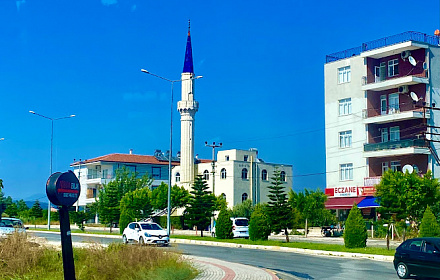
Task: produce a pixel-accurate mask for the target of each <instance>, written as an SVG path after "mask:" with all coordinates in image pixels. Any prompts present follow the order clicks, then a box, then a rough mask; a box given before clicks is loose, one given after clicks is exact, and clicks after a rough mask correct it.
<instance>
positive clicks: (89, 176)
mask: <svg viewBox="0 0 440 280" xmlns="http://www.w3.org/2000/svg"><path fill="white" fill-rule="evenodd" d="M114 178H115V177H114V176H113V174H101V173H93V174H87V179H88V180H92V179H114Z"/></svg>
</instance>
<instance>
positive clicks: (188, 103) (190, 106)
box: [177, 100, 199, 112]
mask: <svg viewBox="0 0 440 280" xmlns="http://www.w3.org/2000/svg"><path fill="white" fill-rule="evenodd" d="M198 109H199V102H197V101H194V100H182V101H179V102H177V110H178V111H179V112H187V111H194V112H197V110H198Z"/></svg>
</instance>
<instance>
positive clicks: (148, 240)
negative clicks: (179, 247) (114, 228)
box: [122, 222, 170, 246]
mask: <svg viewBox="0 0 440 280" xmlns="http://www.w3.org/2000/svg"><path fill="white" fill-rule="evenodd" d="M122 242H124V243H125V244H127V243H128V242H138V243H139V244H152V245H161V246H168V244H169V243H170V237H169V236H168V234H167V232H166V231H165V230H164V229H163V228H161V227H160V226H159V225H158V224H156V223H153V222H133V223H130V224H128V226H127V227H126V228H125V229H124V232H123V233H122Z"/></svg>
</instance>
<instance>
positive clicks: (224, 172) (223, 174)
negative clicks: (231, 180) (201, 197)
mask: <svg viewBox="0 0 440 280" xmlns="http://www.w3.org/2000/svg"><path fill="white" fill-rule="evenodd" d="M220 179H226V168H222V170H221V171H220Z"/></svg>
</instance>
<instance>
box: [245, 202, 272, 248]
mask: <svg viewBox="0 0 440 280" xmlns="http://www.w3.org/2000/svg"><path fill="white" fill-rule="evenodd" d="M269 235H270V223H269V218H268V217H267V215H266V212H265V206H264V205H262V204H257V205H256V206H255V208H254V212H252V215H251V220H250V221H249V238H250V239H251V240H252V241H255V240H267V238H268V237H269Z"/></svg>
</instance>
